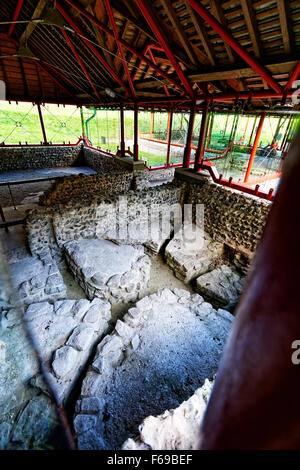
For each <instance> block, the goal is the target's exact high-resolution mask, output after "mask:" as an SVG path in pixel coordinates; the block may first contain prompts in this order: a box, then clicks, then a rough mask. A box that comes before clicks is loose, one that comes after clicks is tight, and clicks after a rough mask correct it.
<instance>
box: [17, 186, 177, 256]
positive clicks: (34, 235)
mask: <svg viewBox="0 0 300 470" xmlns="http://www.w3.org/2000/svg"><path fill="white" fill-rule="evenodd" d="M119 196H124V197H125V196H126V198H125V199H126V203H127V208H128V209H127V210H126V211H125V210H124V211H122V210H120V207H119V202H120V199H119ZM183 197H184V185H183V184H181V183H170V184H167V185H163V186H158V187H155V188H149V189H148V190H145V191H128V192H125V193H122V194H111V195H107V194H105V195H103V194H102V195H99V196H97V197H93V198H90V199H89V198H84V199H83V198H82V199H81V200H80V201H78V202H74V201H69V202H67V203H66V204H56V205H54V206H51V207H37V208H35V209H32V210H31V211H30V212H29V213H28V215H27V218H26V231H27V236H28V242H29V246H30V250H31V252H32V254H41V253H44V252H46V251H48V250H52V251H54V252H55V251H57V252H59V253H60V252H61V249H62V248H63V245H64V244H65V243H66V242H68V241H71V240H81V239H84V238H109V239H113V238H114V235H113V234H112V230H113V229H114V227H115V225H116V223H117V227H124V226H125V227H127V224H130V227H131V229H132V230H136V227H139V226H140V224H142V222H143V220H146V221H148V213H143V208H145V209H147V208H149V207H150V206H151V205H152V204H153V205H154V204H157V205H160V204H167V205H169V206H171V205H172V204H176V203H180V204H182V202H183ZM136 207H140V212H135V208H136ZM115 221H116V222H115ZM136 236H137V237H139V235H138V233H137V235H136ZM136 240H137V241H136V243H143V242H145V241H146V240H140V241H139V240H138V239H136Z"/></svg>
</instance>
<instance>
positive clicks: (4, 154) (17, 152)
mask: <svg viewBox="0 0 300 470" xmlns="http://www.w3.org/2000/svg"><path fill="white" fill-rule="evenodd" d="M81 164H83V160H82V145H81V144H79V145H76V146H71V145H64V146H60V147H59V146H55V145H48V146H29V145H28V146H22V147H0V172H2V171H12V170H28V169H37V168H56V167H66V166H76V165H81Z"/></svg>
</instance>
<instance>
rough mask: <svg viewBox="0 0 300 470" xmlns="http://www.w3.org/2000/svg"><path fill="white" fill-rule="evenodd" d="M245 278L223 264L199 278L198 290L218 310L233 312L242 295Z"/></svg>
mask: <svg viewBox="0 0 300 470" xmlns="http://www.w3.org/2000/svg"><path fill="white" fill-rule="evenodd" d="M244 280H245V278H244V277H242V276H240V275H239V274H238V273H237V272H236V271H235V270H233V269H232V268H230V267H229V266H227V265H225V264H223V265H222V266H220V267H219V268H217V269H214V270H213V271H211V272H209V273H206V274H203V275H202V276H199V277H198V279H197V280H196V290H197V291H198V292H199V294H201V295H203V296H204V297H205V299H206V300H207V301H209V302H211V303H212V304H213V305H214V306H215V307H216V308H218V307H222V308H226V309H230V310H232V309H233V308H234V307H235V306H236V304H237V302H238V300H239V297H240V295H241V293H242V290H243V286H244Z"/></svg>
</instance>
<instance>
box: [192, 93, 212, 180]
mask: <svg viewBox="0 0 300 470" xmlns="http://www.w3.org/2000/svg"><path fill="white" fill-rule="evenodd" d="M208 108H209V101H208V99H206V100H205V102H204V108H203V111H202V118H201V127H200V133H199V140H198V147H197V150H196V153H195V164H194V170H195V171H199V169H200V163H201V161H202V160H203V155H204V148H205V137H206V129H207V121H208V119H207V118H208Z"/></svg>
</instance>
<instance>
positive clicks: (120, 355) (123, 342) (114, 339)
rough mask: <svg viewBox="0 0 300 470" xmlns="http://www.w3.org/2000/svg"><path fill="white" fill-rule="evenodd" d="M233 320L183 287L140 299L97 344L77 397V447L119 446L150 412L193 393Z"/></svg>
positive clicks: (213, 366)
mask: <svg viewBox="0 0 300 470" xmlns="http://www.w3.org/2000/svg"><path fill="white" fill-rule="evenodd" d="M232 320H233V316H232V315H231V314H230V313H228V312H227V311H223V310H219V311H216V310H214V309H213V307H212V306H211V305H210V304H209V303H207V302H204V301H203V298H202V297H201V296H200V295H198V294H194V295H191V294H190V293H189V292H188V291H186V290H183V289H173V290H170V289H161V290H159V291H158V292H156V293H155V294H152V295H150V296H149V297H144V298H143V299H141V300H139V301H138V302H137V303H136V306H135V307H134V308H131V309H129V310H128V313H126V315H125V316H124V318H123V321H121V320H118V321H117V323H116V326H115V330H114V332H113V333H112V334H110V335H107V336H105V338H104V339H103V340H102V341H101V343H100V344H99V345H98V346H97V351H96V354H95V357H94V360H93V363H92V366H91V367H90V369H89V370H88V372H87V375H86V377H85V379H84V380H83V383H82V387H81V392H80V399H79V400H78V401H77V403H76V413H75V418H74V430H75V433H76V436H77V442H78V448H79V449H85V450H93V449H102V450H103V449H118V448H120V447H121V446H122V444H123V443H124V441H125V440H126V439H127V438H129V437H132V438H135V437H136V435H137V434H138V425H139V424H140V423H141V422H142V421H143V419H145V418H146V417H147V416H149V415H158V414H160V413H162V412H164V411H165V410H166V409H170V408H176V407H177V406H179V405H180V404H181V403H182V402H183V401H184V400H186V399H188V398H190V397H191V395H192V394H193V393H194V392H195V390H197V389H198V388H199V387H201V386H202V385H203V384H204V382H205V379H206V378H213V377H214V375H215V374H216V372H217V368H218V363H219V360H220V357H221V354H222V350H223V346H224V343H225V340H226V337H227V335H228V333H229V331H230V328H231V324H232Z"/></svg>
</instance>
